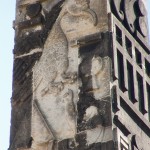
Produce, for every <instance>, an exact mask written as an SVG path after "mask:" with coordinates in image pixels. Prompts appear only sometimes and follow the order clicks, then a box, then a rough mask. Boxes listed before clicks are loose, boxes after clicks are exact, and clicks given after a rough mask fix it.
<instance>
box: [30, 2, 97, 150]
mask: <svg viewBox="0 0 150 150" xmlns="http://www.w3.org/2000/svg"><path fill="white" fill-rule="evenodd" d="M96 23H97V19H96V14H95V13H94V11H92V10H91V9H90V7H89V1H87V0H68V1H66V2H65V3H64V6H63V8H62V11H61V12H60V14H59V16H58V18H57V20H56V22H55V24H54V26H53V28H52V30H51V31H50V32H49V35H48V38H47V40H46V42H45V45H44V48H43V54H42V56H41V58H40V60H39V61H38V62H37V63H36V64H35V66H34V69H33V91H34V96H33V98H34V101H35V100H36V101H37V103H38V109H36V108H35V105H33V113H32V114H33V119H32V137H33V145H32V148H33V149H36V150H37V149H41V146H43V147H44V146H45V147H55V146H54V145H55V144H54V142H53V141H61V140H63V139H70V138H74V137H75V134H76V105H75V104H76V103H77V100H78V83H77V80H76V79H77V72H78V46H76V47H71V44H70V43H71V41H72V40H77V39H78V38H79V37H83V36H85V35H88V34H91V33H92V32H94V33H95V32H97V28H96V26H95V25H96ZM82 25H83V26H84V28H81V27H82ZM91 29H93V30H91ZM87 31H88V32H87ZM33 104H34V102H33ZM38 110H39V111H40V114H41V115H40V116H41V117H40V116H39V113H38ZM41 118H43V119H41ZM44 118H45V119H44ZM42 120H45V121H44V122H45V123H42V122H43V121H42ZM49 130H50V132H48V131H49ZM41 131H44V132H43V134H42V135H41ZM51 133H52V134H51ZM38 134H40V135H41V136H38ZM49 149H50V150H51V149H54V148H49Z"/></svg>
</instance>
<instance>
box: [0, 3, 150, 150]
mask: <svg viewBox="0 0 150 150" xmlns="http://www.w3.org/2000/svg"><path fill="white" fill-rule="evenodd" d="M15 1H16V0H1V3H0V72H1V73H0V150H7V148H8V147H9V134H10V133H9V132H10V131H9V130H10V113H11V108H10V98H11V95H12V90H11V89H12V66H13V55H12V50H13V46H14V30H13V29H12V21H13V20H14V18H15ZM147 8H149V17H148V18H149V22H150V0H148V5H147ZM149 24H150V23H149Z"/></svg>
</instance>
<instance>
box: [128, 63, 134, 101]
mask: <svg viewBox="0 0 150 150" xmlns="http://www.w3.org/2000/svg"><path fill="white" fill-rule="evenodd" d="M127 74H128V95H129V99H130V100H131V102H133V103H134V102H135V92H134V78H133V66H132V65H131V64H130V63H129V62H128V61H127Z"/></svg>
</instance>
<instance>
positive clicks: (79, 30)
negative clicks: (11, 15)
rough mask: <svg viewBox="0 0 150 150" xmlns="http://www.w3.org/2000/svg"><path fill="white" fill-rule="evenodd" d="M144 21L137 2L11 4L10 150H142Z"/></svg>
mask: <svg viewBox="0 0 150 150" xmlns="http://www.w3.org/2000/svg"><path fill="white" fill-rule="evenodd" d="M145 18H146V10H145V6H144V5H143V3H142V1H141V0H132V1H129V0H109V1H108V0H105V1H104V0H22V1H21V0H17V8H16V20H15V21H14V24H13V27H14V29H15V46H14V50H13V53H14V69H13V94H12V118H11V119H12V120H11V136H10V147H9V150H112V149H113V150H122V149H123V150H128V149H131V150H132V149H138V150H139V149H143V150H149V145H150V143H149V141H148V140H149V137H150V132H149V131H150V125H149V122H148V116H150V114H149V112H150V111H149V108H148V99H150V95H149V93H148V90H149V89H150V80H149V77H148V75H149V72H150V71H149V65H150V61H149V59H148V57H147V56H148V55H149V54H150V50H149V48H148V46H147V22H146V20H145ZM129 32H130V33H131V34H132V35H131V34H130V33H129ZM145 95H147V97H146V96H145ZM144 117H145V118H144ZM146 119H147V120H146ZM141 139H144V143H143V142H141V141H142V140H141Z"/></svg>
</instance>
